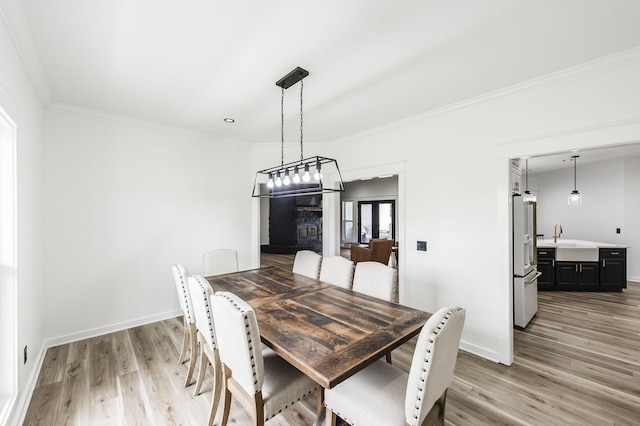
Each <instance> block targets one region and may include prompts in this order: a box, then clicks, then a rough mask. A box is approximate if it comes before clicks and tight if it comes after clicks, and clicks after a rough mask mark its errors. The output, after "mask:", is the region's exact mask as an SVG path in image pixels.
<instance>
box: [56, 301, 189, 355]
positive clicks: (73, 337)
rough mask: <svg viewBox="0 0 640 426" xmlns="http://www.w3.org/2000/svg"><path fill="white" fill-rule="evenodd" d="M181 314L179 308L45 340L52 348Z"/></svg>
mask: <svg viewBox="0 0 640 426" xmlns="http://www.w3.org/2000/svg"><path fill="white" fill-rule="evenodd" d="M179 315H182V311H181V310H179V309H178V310H175V311H170V312H164V313H162V314H157V315H150V316H148V317H143V318H137V319H134V320H131V321H124V322H120V323H116V324H112V325H108V326H105V327H98V328H94V329H91V330H86V331H82V332H80V333H73V334H67V335H65V336H60V337H53V338H50V339H47V340H45V343H46V345H47V348H52V347H54V346H58V345H64V344H67V343H71V342H77V341H78V340H84V339H90V338H91V337H97V336H102V335H103V334H108V333H114V332H116V331H120V330H126V329H128V328H131V327H138V326H140V325H145V324H150V323H152V322H156V321H162V320H165V319H167V318H173V317H177V316H179Z"/></svg>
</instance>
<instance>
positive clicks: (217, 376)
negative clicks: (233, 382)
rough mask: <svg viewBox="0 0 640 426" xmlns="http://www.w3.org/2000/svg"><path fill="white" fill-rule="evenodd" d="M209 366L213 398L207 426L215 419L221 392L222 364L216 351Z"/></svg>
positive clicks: (210, 425)
mask: <svg viewBox="0 0 640 426" xmlns="http://www.w3.org/2000/svg"><path fill="white" fill-rule="evenodd" d="M211 365H212V366H213V390H212V393H213V397H212V400H211V412H210V413H209V423H208V424H209V426H212V425H213V422H214V420H215V418H216V412H217V411H218V404H219V403H220V391H221V390H222V379H223V377H222V376H223V373H222V364H221V362H220V355H219V353H218V351H217V350H214V351H213V360H212V361H211Z"/></svg>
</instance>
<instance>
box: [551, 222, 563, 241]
mask: <svg viewBox="0 0 640 426" xmlns="http://www.w3.org/2000/svg"><path fill="white" fill-rule="evenodd" d="M558 228H560V232H558ZM560 235H562V225H560V224H559V223H556V224H555V225H553V243H554V244H555V243H557V242H558V238H560Z"/></svg>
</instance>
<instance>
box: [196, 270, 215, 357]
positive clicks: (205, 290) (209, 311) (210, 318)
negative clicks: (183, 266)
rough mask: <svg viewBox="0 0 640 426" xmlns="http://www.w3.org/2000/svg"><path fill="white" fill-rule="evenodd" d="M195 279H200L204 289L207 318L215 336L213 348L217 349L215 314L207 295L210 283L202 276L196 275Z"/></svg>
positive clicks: (210, 330)
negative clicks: (201, 277) (204, 281)
mask: <svg viewBox="0 0 640 426" xmlns="http://www.w3.org/2000/svg"><path fill="white" fill-rule="evenodd" d="M195 279H196V280H197V281H198V284H200V290H202V298H203V299H204V301H205V302H204V307H205V309H206V310H207V320H208V323H209V333H211V337H213V339H211V340H212V341H213V348H212V349H214V350H215V349H217V348H218V342H217V340H216V329H215V327H214V326H213V314H212V313H211V303H209V298H208V297H207V286H209V283H208V282H207V283H203V282H202V280H201V279H200V276H198V275H196V276H195Z"/></svg>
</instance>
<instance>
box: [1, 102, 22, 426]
mask: <svg viewBox="0 0 640 426" xmlns="http://www.w3.org/2000/svg"><path fill="white" fill-rule="evenodd" d="M15 135H16V129H15V124H13V123H12V122H11V120H10V119H9V117H8V116H6V115H5V114H4V111H3V110H2V109H1V108H0V348H2V350H0V377H2V380H0V423H2V424H4V420H6V419H5V418H4V417H5V416H6V414H7V411H6V410H7V407H8V406H9V405H10V403H11V400H12V399H13V398H14V397H15V395H16V393H17V377H18V359H17V356H18V350H17V348H16V334H17V327H16V317H17V315H16V305H17V303H16V266H15V265H16V261H15V252H16V250H15Z"/></svg>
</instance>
